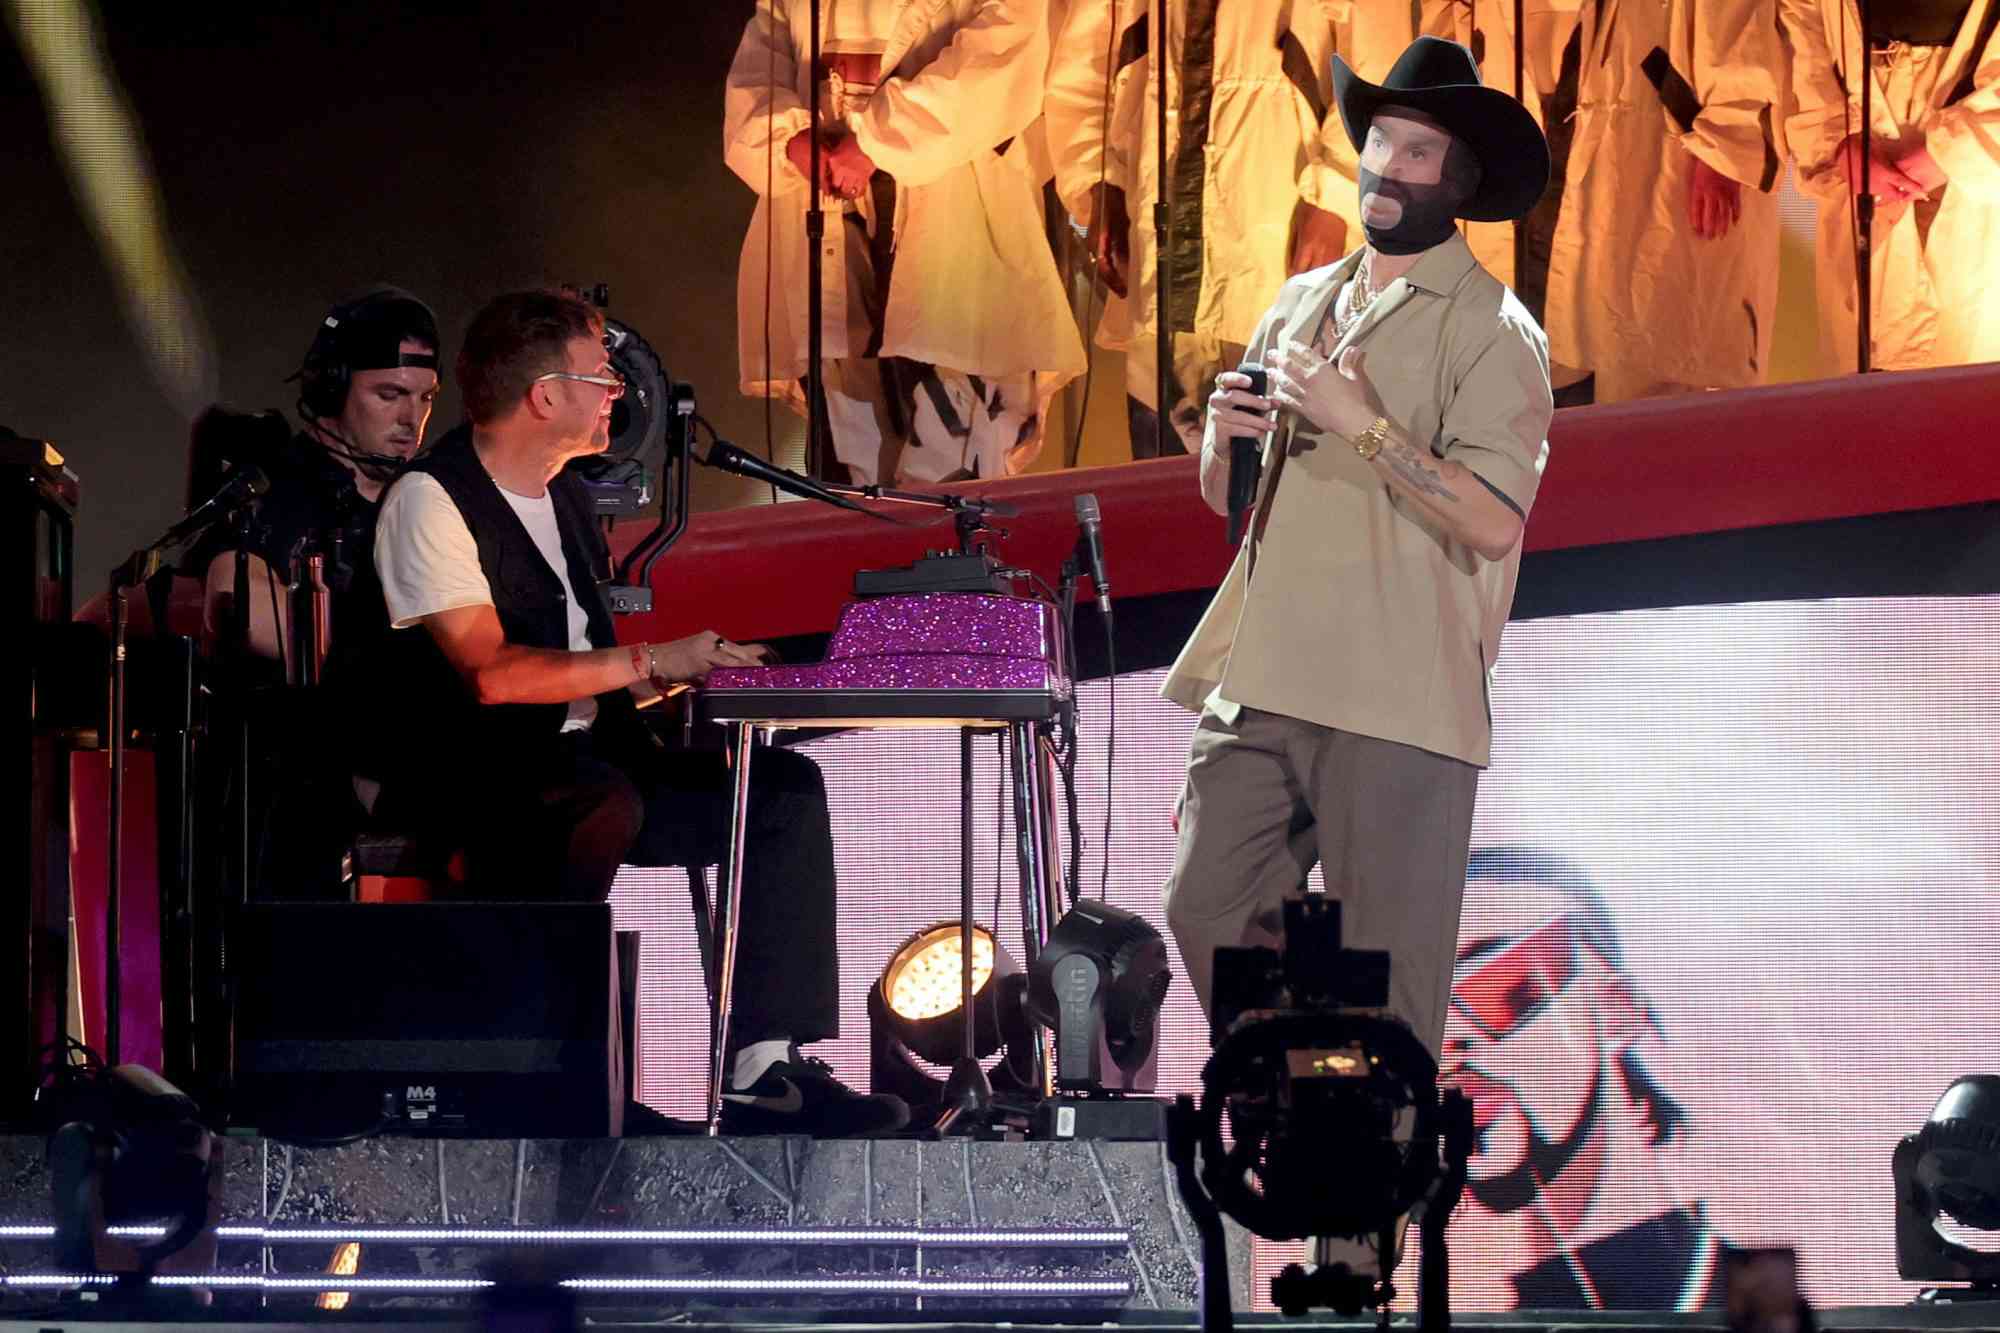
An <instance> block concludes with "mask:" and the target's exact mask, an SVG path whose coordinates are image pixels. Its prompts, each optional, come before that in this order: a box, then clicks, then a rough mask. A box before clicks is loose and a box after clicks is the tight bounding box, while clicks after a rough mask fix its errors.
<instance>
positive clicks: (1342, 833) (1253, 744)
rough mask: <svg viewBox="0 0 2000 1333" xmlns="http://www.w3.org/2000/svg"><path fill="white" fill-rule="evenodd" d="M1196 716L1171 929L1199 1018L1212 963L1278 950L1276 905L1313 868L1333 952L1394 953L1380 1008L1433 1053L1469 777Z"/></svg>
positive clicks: (1340, 735) (1284, 726)
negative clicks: (1236, 953) (1333, 904)
mask: <svg viewBox="0 0 2000 1333" xmlns="http://www.w3.org/2000/svg"><path fill="white" fill-rule="evenodd" d="M1224 708H1225V711H1234V712H1235V713H1236V715H1237V716H1236V719H1235V722H1234V724H1233V725H1232V724H1231V723H1229V722H1226V721H1224V719H1223V717H1222V716H1220V715H1218V713H1217V711H1216V709H1215V707H1214V706H1213V705H1211V706H1210V707H1209V708H1207V709H1204V710H1203V711H1202V715H1201V722H1200V724H1199V725H1198V726H1197V727H1196V729H1195V734H1194V744H1193V746H1192V747H1191V749H1190V752H1189V755H1188V774H1187V788H1186V790H1185V792H1184V793H1183V795H1182V797H1181V813H1180V851H1179V854H1178V856H1177V857H1176V859H1175V862H1174V872H1173V877H1172V878H1171V879H1170V880H1169V881H1168V883H1167V894H1166V912H1167V924H1168V926H1169V928H1170V929H1171V930H1172V931H1173V935H1174V940H1175V942H1176V943H1178V944H1179V945H1180V950H1181V959H1182V961H1183V962H1184V963H1185V965H1186V968H1187V974H1188V981H1189V982H1190V983H1191V984H1192V985H1193V987H1194V990H1195V994H1196V995H1197V996H1198V997H1199V998H1200V1000H1201V1005H1202V1009H1203V1010H1204V1011H1206V1010H1207V1009H1208V1004H1209V997H1210V990H1211V983H1212V981H1213V978H1214V958H1215V950H1216V949H1217V948H1218V947H1221V946H1225V945H1265V946H1268V947H1272V948H1277V947H1280V946H1281V944H1282V941H1281V939H1280V938H1279V932H1280V931H1281V930H1282V929H1283V924H1282V922H1283V917H1282V911H1283V907H1282V904H1283V902H1284V900H1285V898H1286V897H1288V896H1290V895H1293V894H1296V893H1297V892H1298V891H1299V889H1300V887H1301V886H1302V885H1303V884H1304V883H1305V878H1306V872H1307V871H1309V870H1311V869H1312V866H1313V863H1314V862H1315V861H1317V862H1319V864H1320V866H1321V868H1322V869H1323V871H1324V872H1325V875H1326V888H1327V892H1328V894H1330V895H1331V896H1333V897H1336V898H1338V899H1340V900H1341V917H1342V920H1341V931H1342V935H1343V942H1344V944H1345V945H1346V946H1347V947H1348V948H1354V949H1386V950H1388V951H1389V986H1390V991H1389V1007H1390V1009H1391V1011H1392V1012H1394V1013H1395V1014H1396V1015H1397V1016H1398V1017H1400V1018H1402V1019H1403V1020H1404V1021H1405V1022H1407V1023H1408V1024H1409V1025H1410V1027H1411V1028H1412V1029H1413V1030H1414V1031H1415V1032H1416V1034H1417V1036H1418V1037H1419V1038H1420V1039H1421V1040H1422V1041H1423V1042H1424V1044H1425V1045H1427V1046H1428V1047H1429V1048H1430V1051H1431V1054H1432V1055H1433V1056H1436V1055H1437V1054H1438V1052H1439V1049H1440V1047H1441V1045H1442V1043H1443V1040H1444V1018H1445V1006H1446V1005H1447V1004H1448V1003H1449V1002H1450V999H1451V969H1452V961H1453V955H1454V953H1455V951H1456V948H1457V944H1458V912H1459V904H1460V902H1461V900H1462V899H1463V898H1464V895H1465V863H1466V856H1467V853H1468V851H1469V849H1470V846H1471V841H1472V802H1473V795H1474V792H1475V790H1476V788H1477V786H1478V782H1479V770H1478V769H1476V768H1474V767H1473V766H1472V765H1470V764H1467V763H1463V762H1461V761H1459V760H1456V759H1447V758H1445V757H1443V756H1441V755H1435V754H1431V753H1430V752H1428V751H1426V750H1419V749H1416V748H1415V747H1413V746H1408V745H1399V744H1397V743H1396V742H1394V741H1384V740H1377V739H1375V738H1373V737H1369V736H1358V735H1355V734H1354V733H1352V732H1346V731H1337V730H1335V729H1333V728H1331V727H1322V726H1318V725H1315V724H1314V723H1311V722H1302V721H1300V720H1299V719H1297V718H1290V717H1283V716H1280V715H1278V714H1276V713H1266V712H1262V711H1259V710H1257V709H1254V708H1241V709H1233V710H1231V709H1229V708H1228V706H1227V705H1225V706H1224Z"/></svg>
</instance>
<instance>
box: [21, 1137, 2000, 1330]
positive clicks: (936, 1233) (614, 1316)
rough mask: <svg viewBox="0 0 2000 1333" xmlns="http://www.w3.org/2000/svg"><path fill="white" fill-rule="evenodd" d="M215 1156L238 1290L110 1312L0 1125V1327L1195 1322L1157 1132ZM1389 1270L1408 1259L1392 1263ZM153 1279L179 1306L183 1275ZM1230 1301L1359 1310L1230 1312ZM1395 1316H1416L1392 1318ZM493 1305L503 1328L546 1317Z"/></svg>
mask: <svg viewBox="0 0 2000 1333" xmlns="http://www.w3.org/2000/svg"><path fill="white" fill-rule="evenodd" d="M224 1164H225V1174H224V1206H223V1209H222V1215H223V1218H224V1221H225V1231H224V1236H223V1240H222V1243H221V1246H220V1250H219V1254H218V1258H217V1261H216V1263H215V1265H214V1268H213V1270H212V1271H213V1272H215V1273H219V1274H223V1275H227V1277H228V1278H229V1279H231V1280H233V1281H237V1282H240V1283H241V1284H242V1285H240V1286H234V1287H217V1288H215V1289H214V1297H215V1303H214V1304H213V1305H212V1306H210V1307H209V1308H207V1309H205V1310H201V1309H195V1308H193V1307H191V1306H189V1305H187V1304H181V1305H178V1306H174V1307H168V1308H164V1309H163V1308H152V1309H145V1310H134V1309H120V1308H117V1307H116V1305H115V1303H114V1301H113V1300H112V1299H111V1298H110V1296H109V1294H108V1293H83V1294H82V1296H81V1298H80V1297H79V1294H78V1293H75V1292H69V1293H64V1292H61V1291H58V1290H56V1289H53V1288H48V1287H36V1286H30V1285H23V1283H22V1282H21V1279H24V1278H26V1279H30V1280H31V1279H32V1275H35V1274H46V1273H53V1272H54V1271H55V1265H54V1255H53V1249H52V1246H51V1243H50V1240H49V1238H48V1237H47V1236H46V1235H35V1234H28V1233H29V1232H30V1230H31V1229H32V1228H35V1227H38V1226H42V1225H45V1224H47V1223H48V1222H49V1221H50V1220H51V1216H52V1214H51V1200H50V1190H49V1182H48V1177H47V1172H46V1168H45V1165H44V1160H43V1141H42V1139H40V1138H39V1137H32V1136H0V1277H4V1279H5V1286H4V1287H0V1333H15V1330H20V1331H21V1333H28V1331H29V1330H34V1331H35V1333H50V1331H52V1330H56V1329H60V1328H62V1327H64V1326H65V1325H68V1324H72V1323H74V1324H79V1325H82V1324H89V1325H90V1326H91V1327H92V1328H93V1329H99V1330H102V1329H105V1328H108V1327H119V1328H129V1329H132V1330H133V1331H134V1333H137V1331H138V1330H140V1329H149V1328H153V1327H156V1326H164V1325H167V1324H185V1323H187V1322H190V1321H191V1322H195V1323H199V1324H201V1325H203V1326H204V1327H213V1328H225V1327H231V1326H239V1325H240V1326H243V1327H246V1328H249V1327H255V1328H258V1329H264V1330H269V1329H272V1328H284V1327H291V1326H297V1327H300V1328H304V1327H311V1328H313V1329H316V1330H322V1331H324V1330H337V1329H346V1328H349V1327H355V1328H358V1327H360V1326H363V1325H367V1324H379V1323H414V1324H421V1325H423V1326H424V1327H426V1328H437V1329H441V1330H442V1329H461V1328H462V1329H473V1328H491V1327H493V1324H492V1323H490V1322H485V1321H482V1320H480V1319H479V1318H478V1309H477V1305H478V1303H479V1302H481V1301H483V1300H486V1299H489V1297H488V1296H487V1295H486V1293H485V1292H484V1291H483V1290H482V1289H481V1288H480V1287H478V1286H476V1285H475V1284H477V1283H480V1282H481V1281H482V1280H486V1279H493V1278H498V1279H500V1280H503V1281H508V1280H523V1279H529V1280H535V1281H542V1282H546V1281H551V1280H557V1279H569V1280H572V1281H576V1282H580V1283H582V1284H584V1285H583V1286H582V1287H581V1288H580V1289H578V1290H577V1291H576V1292H575V1293H574V1299H575V1301H576V1304H577V1306H578V1308H579V1309H580V1311H581V1314H582V1317H583V1318H584V1319H585V1320H586V1321H587V1322H589V1323H590V1324H593V1325H602V1326H605V1327H613V1326H622V1325H627V1324H631V1325H638V1324H657V1323H660V1322H663V1321H664V1322H672V1323H674V1324H676V1325H679V1326H682V1327H696V1326H700V1325H703V1324H715V1325H718V1326H727V1327H728V1328H730V1329H733V1330H751V1329H757V1328H761V1327H769V1328H772V1329H781V1328H792V1327H797V1326H800V1325H805V1324H810V1325H813V1326H814V1327H816V1328H820V1329H835V1328H856V1329H859V1328H867V1327H876V1326H882V1327H887V1326H894V1327H896V1328H904V1329H906V1328H910V1327H912V1326H916V1325H921V1326H928V1327H935V1328H940V1329H947V1328H948V1329H964V1330H972V1329H990V1328H995V1327H999V1326H1003V1325H1013V1324H1040V1323H1049V1324H1115V1325H1120V1326H1133V1327H1145V1328H1155V1327H1157V1328H1171V1329H1183V1328H1192V1327H1194V1326H1196V1324H1197V1322H1198V1320H1197V1317H1196V1313H1195V1306H1196V1294H1197V1284H1198V1271H1197V1264H1196V1259H1195V1254H1196V1251H1195V1230H1194V1227H1193V1224H1192V1222H1191V1221H1190V1220H1189V1219H1188V1217H1187V1215H1186V1214H1185V1213H1184V1212H1183V1211H1182V1209H1181V1207H1180V1204H1179V1201H1178V1199H1177V1197H1176V1196H1175V1192H1174V1189H1173V1185H1172V1182H1171V1176H1170V1171H1169V1168H1168V1165H1167V1162H1166V1158H1165V1154H1164V1151H1163V1148H1162V1145H1159V1144H1155V1143H1090V1142H1061V1143H1022V1142H1003V1143H996V1142H967V1141H947V1142H916V1141H908V1140H896V1141H882V1142H814V1141H810V1140H804V1139H778V1138H766V1139H717V1140H709V1139H698V1138H653V1139H640V1138H634V1139H626V1140H622V1141H617V1140H468V1139H416V1138H399V1137H387V1136H385V1137H380V1138H375V1139H370V1140H366V1141H363V1142H360V1143H355V1144H352V1145H348V1146H345V1147H338V1148H317V1149H307V1148H288V1147H286V1146H285V1145H282V1144H278V1143H274V1142H270V1141H267V1140H261V1139H251V1138H244V1139H230V1140H227V1141H226V1147H225V1159H224ZM232 1228H233V1229H234V1231H233V1237H232V1234H231V1230H230V1229H232ZM357 1231H358V1232H360V1233H361V1234H362V1235H363V1236H364V1237H379V1239H375V1238H364V1240H363V1243H362V1250H361V1255H360V1267H359V1271H358V1273H357V1274H356V1275H355V1277H353V1278H351V1279H347V1280H346V1281H345V1282H344V1283H343V1282H342V1281H341V1280H338V1279H326V1278H325V1277H324V1274H325V1271H326V1267H327V1265H328V1262H329V1260H330V1259H331V1257H332V1255H333V1252H334V1247H335V1244H336V1243H337V1241H338V1240H339V1239H341V1238H343V1237H344V1236H345V1235H347V1234H349V1233H355V1232H357ZM834 1231H839V1232H844V1233H847V1234H846V1235H841V1236H836V1235H832V1234H829V1233H832V1232H834ZM641 1232H644V1233H652V1234H650V1235H639V1234H634V1233H641ZM1031 1232H1032V1233H1038V1234H1035V1235H1028V1234H1024V1233H1031ZM580 1233H588V1234H580ZM662 1233H664V1234H662ZM1249 1250H1250V1247H1249V1242H1248V1237H1247V1236H1245V1235H1244V1234H1242V1233H1240V1232H1237V1231H1233V1230H1232V1233H1231V1245H1230V1251H1231V1277H1232V1288H1233V1304H1234V1305H1235V1307H1236V1309H1237V1310H1239V1311H1246V1312H1247V1311H1249V1310H1251V1309H1252V1308H1253V1302H1252V1300H1251V1294H1250V1285H1249V1284H1250V1270H1251V1264H1250V1254H1249ZM1404 1273H1405V1276H1406V1277H1409V1276H1412V1275H1413V1274H1412V1272H1411V1267H1410V1266H1406V1267H1405V1270H1404ZM376 1283H381V1284H384V1285H382V1286H381V1287H375V1286H374V1284H376ZM399 1284H408V1285H399ZM418 1284H422V1285H421V1286H419V1285H418ZM318 1286H324V1287H326V1288H332V1289H345V1290H348V1291H349V1292H350V1295H349V1301H348V1303H347V1305H346V1306H345V1308H344V1310H342V1311H334V1310H322V1309H317V1308H315V1305H314V1302H315V1300H316V1296H317V1287H318ZM165 1299H167V1300H170V1301H171V1300H179V1301H181V1302H185V1301H186V1293H185V1292H178V1291H175V1292H169V1293H165ZM1819 1318H1820V1324H1821V1327H1823V1328H1837V1329H1843V1330H1853V1331H1854V1333H1873V1331H1876V1330H1880V1331H1881V1333H1891V1331H1892V1330H1912V1331H1914V1330H1926V1329H1968V1330H1989V1329H1990V1330H1994V1331H1995V1333H2000V1304H1988V1305H1979V1304H1958V1305H1925V1306H1918V1305H1909V1306H1898V1307H1869V1308H1854V1309H1836V1310H1827V1311H1822V1312H1820V1316H1819ZM1238 1321H1239V1322H1242V1323H1245V1324H1259V1325H1262V1324H1268V1323H1283V1324H1287V1325H1311V1326H1313V1327H1328V1328H1333V1327H1339V1328H1365V1327H1368V1326H1370V1325H1372V1323H1373V1322H1374V1321H1373V1320H1341V1319H1335V1318H1331V1317H1326V1318H1312V1319H1306V1320H1284V1319H1282V1318H1280V1317H1279V1316H1275V1315H1262V1314H1248V1313H1244V1314H1239V1315H1238ZM1455 1322H1456V1323H1458V1324H1460V1325H1462V1326H1465V1327H1475V1328H1487V1327H1490V1328H1504V1329H1509V1330H1539V1329H1560V1328H1587V1329H1590V1330H1594V1331H1598V1333H1609V1331H1610V1330H1627V1329H1629V1330H1641V1329H1677V1328H1712V1327H1722V1326H1723V1325H1724V1321H1723V1318H1722V1316H1721V1313H1720V1312H1719V1311H1718V1312H1715V1313H1712V1314H1701V1315H1653V1314H1621V1313H1592V1312H1571V1311H1564V1312H1549V1311H1542V1312H1535V1311H1526V1312H1513V1313H1508V1314H1474V1313H1462V1314H1460V1315H1459V1316H1458V1317H1457V1318H1456V1320H1455ZM1395 1323H1396V1324H1397V1325H1398V1326H1401V1327H1410V1326H1412V1324H1413V1320H1412V1318H1411V1316H1410V1315H1408V1314H1407V1313H1400V1314H1398V1315H1397V1316H1396V1318H1395ZM507 1324H508V1326H509V1327H510V1328H516V1329H518V1330H520V1333H528V1331H529V1330H530V1328H533V1329H540V1328H542V1327H546V1326H547V1325H545V1324H543V1323H532V1324H529V1323H522V1322H521V1321H518V1320H508V1321H507Z"/></svg>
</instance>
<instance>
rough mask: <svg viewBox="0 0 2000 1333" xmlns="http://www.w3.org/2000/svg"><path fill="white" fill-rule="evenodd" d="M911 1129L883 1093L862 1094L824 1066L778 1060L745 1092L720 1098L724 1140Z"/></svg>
mask: <svg viewBox="0 0 2000 1333" xmlns="http://www.w3.org/2000/svg"><path fill="white" fill-rule="evenodd" d="M909 1123H910V1108H909V1107H908V1106H907V1105H905V1104H904V1102H903V1099H902V1098H901V1097H896V1096H891V1095H890V1094H888V1093H886V1092H878V1093H873V1094H865V1093H859V1092H856V1091H855V1090H854V1089H852V1088H850V1087H848V1086H847V1085H846V1084H845V1083H842V1082H841V1081H840V1080H839V1079H837V1078H835V1077H834V1076H833V1071H832V1070H831V1069H829V1068H828V1067H827V1065H826V1062H825V1061H824V1060H816V1059H814V1058H812V1057H811V1056H804V1055H800V1054H799V1052H798V1048H797V1047H796V1046H795V1047H793V1048H792V1053H791V1058H789V1059H786V1060H780V1061H778V1062H777V1063H776V1064H774V1065H772V1066H771V1067H770V1068H769V1069H766V1070H765V1071H764V1075H763V1077H762V1078H759V1079H758V1080H757V1081H756V1082H755V1083H753V1084H751V1085H750V1086H749V1087H747V1088H730V1089H728V1090H727V1091H725V1092H724V1093H723V1094H722V1132H723V1133H724V1134H805V1135H809V1136H811V1137H813V1138H818V1139H845V1138H869V1137H872V1136H874V1135H877V1134H893V1133H895V1132H896V1131H897V1130H899V1129H901V1128H902V1127H903V1126H904V1125H907V1124H909Z"/></svg>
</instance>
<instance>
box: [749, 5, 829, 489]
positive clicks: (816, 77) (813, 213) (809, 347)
mask: <svg viewBox="0 0 2000 1333" xmlns="http://www.w3.org/2000/svg"><path fill="white" fill-rule="evenodd" d="M824 7H825V6H824V5H822V4H821V3H820V0H812V4H811V6H810V8H811V9H812V24H811V35H810V39H809V44H810V45H811V47H812V53H811V54H812V64H811V66H810V68H809V70H808V73H807V76H806V77H807V81H808V82H809V83H810V84H811V85H812V87H811V89H810V92H809V94H808V96H809V98H810V101H811V105H812V124H811V126H810V127H808V130H807V132H808V133H809V134H811V135H812V141H811V144H810V146H809V148H808V159H809V161H810V162H811V171H812V206H811V207H810V208H808V209H807V210H806V471H807V472H809V473H811V474H813V475H814V476H815V477H817V476H819V475H820V474H821V473H823V472H825V471H826V470H827V469H826V468H825V467H824V466H823V464H824V463H825V461H826V460H825V459H824V458H822V457H821V454H822V452H823V451H824V450H825V449H826V447H827V441H826V440H824V439H822V438H821V436H820V410H821V409H820V395H821V394H822V393H823V392H824V390H825V383H824V371H823V367H822V359H823V357H824V355H825V352H826V333H825V330H823V329H822V328H821V327H820V323H821V320H822V319H824V317H825V311H824V300H825V298H824V296H823V294H822V293H821V292H820V282H821V280H822V278H823V276H824V272H825V261H824V259H823V258H822V257H821V255H820V244H821V242H822V240H823V239H824V238H825V236H826V208H825V205H824V202H823V200H822V198H821V196H820V189H819V174H820V173H819V165H820V142H819V116H820V91H819V87H820V31H819V18H820V14H819V12H820V10H821V9H823V8H824ZM772 258H773V256H770V255H766V256H765V257H764V262H765V263H766V264H769V263H770V262H771V260H772ZM829 424H830V423H829Z"/></svg>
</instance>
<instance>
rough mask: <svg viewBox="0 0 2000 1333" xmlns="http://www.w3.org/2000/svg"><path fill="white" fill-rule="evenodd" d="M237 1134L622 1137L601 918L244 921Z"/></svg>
mask: <svg viewBox="0 0 2000 1333" xmlns="http://www.w3.org/2000/svg"><path fill="white" fill-rule="evenodd" d="M231 952H232V955H233V957H234V959H235V960H236V961H237V964H238V967H239V969H240V970H239V971H238V990H237V997H238V1001H237V1005H236V1026H235V1039H236V1061H235V1090H234V1096H233V1097H232V1099H231V1109H230V1122H231V1124H232V1125H233V1126H236V1127H238V1128H245V1129H255V1130H257V1131H259V1132H262V1133H265V1134H269V1135H272V1136H275V1137H278V1138H290V1139H295V1140H299V1141H301V1142H331V1141H335V1140H341V1139H348V1138H354V1137H362V1136H365V1135H368V1134H371V1133H381V1132H390V1131H393V1132H401V1133H419V1134H447V1135H463V1136H470V1137H481V1138H596V1137H602V1136H605V1135H616V1134H618V1133H619V1132H620V1130H621V1128H622V1123H621V1122H622V1118H623V1109H624V1103H625V1088H624V1083H625V1079H624V1067H623V1062H622V1060H621V1059H620V1057H619V1050H620V1047H621V1045H622V1043H621V1042H620V1041H619V1039H618V1033H619V1023H618V989H617V976H618V973H617V968H616V965H615V963H614V961H613V944H612V933H611V909H610V908H609V907H608V906H606V905H604V904H602V903H591V904H567V903H565V904H540V903H409V904H386V903H385V904H369V903H270V904H253V905H251V906H249V907H247V908H245V909H243V912H242V917H241V923H240V926H239V928H238V930H237V932H236V935H235V938H234V940H233V941H232V946H231Z"/></svg>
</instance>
